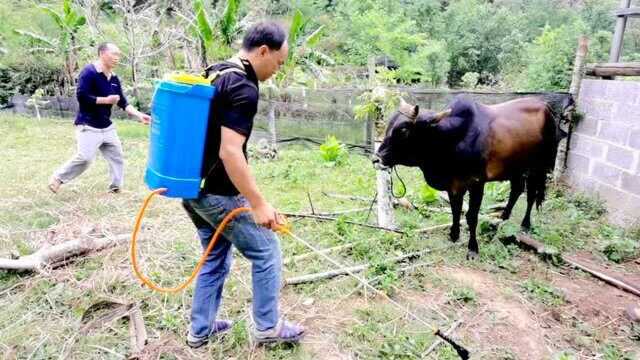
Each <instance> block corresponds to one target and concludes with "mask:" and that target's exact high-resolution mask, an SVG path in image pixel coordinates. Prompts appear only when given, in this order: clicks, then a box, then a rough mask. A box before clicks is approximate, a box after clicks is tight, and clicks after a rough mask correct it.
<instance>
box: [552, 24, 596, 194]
mask: <svg viewBox="0 0 640 360" xmlns="http://www.w3.org/2000/svg"><path fill="white" fill-rule="evenodd" d="M588 51H589V39H588V38H587V37H586V36H580V38H579V39H578V49H577V51H576V59H575V61H574V64H573V76H572V78H571V85H570V86H569V93H570V94H571V96H572V97H573V100H574V101H575V104H576V106H577V104H578V96H579V95H580V84H581V83H582V78H583V77H584V65H585V64H584V63H585V58H586V57H587V52H588ZM568 121H569V124H568V125H567V137H566V138H565V139H563V140H562V141H561V142H560V143H559V144H558V155H557V156H556V164H555V168H554V169H553V181H554V182H558V181H560V178H561V177H562V174H563V173H564V170H565V169H566V167H567V159H568V157H569V149H570V145H571V133H572V132H573V111H571V112H569V114H568Z"/></svg>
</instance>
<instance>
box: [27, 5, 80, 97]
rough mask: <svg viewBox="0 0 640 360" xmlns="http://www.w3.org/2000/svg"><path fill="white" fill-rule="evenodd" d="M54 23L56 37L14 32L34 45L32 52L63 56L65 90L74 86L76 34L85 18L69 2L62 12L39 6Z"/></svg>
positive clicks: (76, 65) (76, 57) (76, 58)
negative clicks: (56, 31)
mask: <svg viewBox="0 0 640 360" xmlns="http://www.w3.org/2000/svg"><path fill="white" fill-rule="evenodd" d="M40 8H41V9H42V10H43V11H45V12H46V13H47V14H48V15H49V16H50V17H51V19H53V21H54V22H55V24H56V26H57V28H58V34H57V37H49V36H46V35H40V34H36V33H33V32H30V31H26V30H20V29H16V30H15V32H16V33H17V34H19V35H21V36H24V37H26V38H28V39H30V41H31V43H32V44H33V45H34V46H33V47H31V49H30V51H32V52H44V53H49V54H63V57H64V76H65V85H66V86H67V90H68V89H69V88H71V87H73V86H74V85H75V72H76V70H77V68H78V49H79V48H78V44H77V36H78V32H79V31H80V29H81V28H82V26H83V25H85V24H86V18H85V17H84V16H82V15H80V13H79V12H78V11H77V10H75V9H74V8H73V7H72V2H71V0H64V1H63V3H62V12H59V11H57V10H54V9H53V8H50V7H47V6H44V5H41V6H40Z"/></svg>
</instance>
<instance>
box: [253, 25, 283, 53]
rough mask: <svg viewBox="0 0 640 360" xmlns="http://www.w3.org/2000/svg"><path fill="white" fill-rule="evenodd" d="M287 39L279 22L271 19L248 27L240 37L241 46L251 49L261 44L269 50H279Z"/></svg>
mask: <svg viewBox="0 0 640 360" xmlns="http://www.w3.org/2000/svg"><path fill="white" fill-rule="evenodd" d="M285 41H287V34H286V33H285V31H284V29H283V28H282V26H280V24H278V23H275V22H273V21H264V22H259V23H257V24H255V25H253V26H251V27H250V28H249V30H247V33H246V34H245V35H244V38H243V39H242V48H243V49H244V50H247V51H251V50H253V49H255V48H257V47H260V46H262V45H266V46H267V47H268V48H269V49H271V50H280V48H281V47H282V44H284V42H285Z"/></svg>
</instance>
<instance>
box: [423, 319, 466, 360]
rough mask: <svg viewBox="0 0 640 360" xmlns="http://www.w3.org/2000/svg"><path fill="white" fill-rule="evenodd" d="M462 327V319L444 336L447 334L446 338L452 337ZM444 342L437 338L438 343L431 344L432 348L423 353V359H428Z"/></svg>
mask: <svg viewBox="0 0 640 360" xmlns="http://www.w3.org/2000/svg"><path fill="white" fill-rule="evenodd" d="M460 325H462V319H460V320H458V321H456V322H454V323H453V324H452V325H451V327H450V328H449V329H448V330H447V331H446V332H445V333H444V334H445V335H446V336H451V334H452V333H453V332H454V331H455V330H456V328H457V327H458V326H460ZM442 341H443V340H442V339H441V338H439V337H437V338H436V341H434V342H433V344H431V346H429V348H428V349H427V350H426V351H425V352H424V353H422V358H423V359H424V358H426V357H427V356H428V355H429V354H430V353H431V352H432V351H433V350H435V349H436V348H437V347H438V345H440V344H442Z"/></svg>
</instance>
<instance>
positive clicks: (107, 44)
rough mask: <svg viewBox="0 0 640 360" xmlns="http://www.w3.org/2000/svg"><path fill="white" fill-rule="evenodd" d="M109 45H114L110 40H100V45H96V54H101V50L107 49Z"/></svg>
mask: <svg viewBox="0 0 640 360" xmlns="http://www.w3.org/2000/svg"><path fill="white" fill-rule="evenodd" d="M109 45H114V46H115V44H114V43H112V42H108V41H106V42H102V43H100V45H98V56H100V55H102V53H103V52H105V51H107V49H108V48H109Z"/></svg>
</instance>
